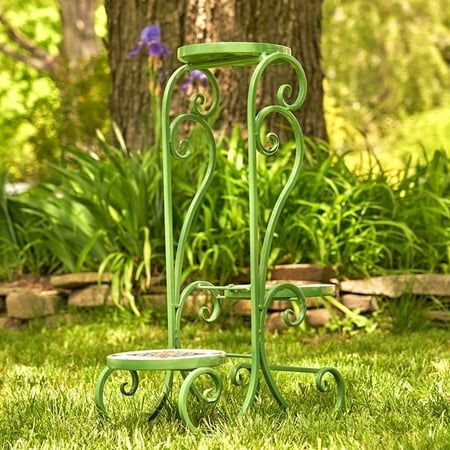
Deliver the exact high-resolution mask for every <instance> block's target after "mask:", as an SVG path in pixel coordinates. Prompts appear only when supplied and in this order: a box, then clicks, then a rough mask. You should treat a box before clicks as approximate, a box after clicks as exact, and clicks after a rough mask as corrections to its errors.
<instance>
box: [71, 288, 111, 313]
mask: <svg viewBox="0 0 450 450" xmlns="http://www.w3.org/2000/svg"><path fill="white" fill-rule="evenodd" d="M68 304H69V306H74V307H78V308H90V307H95V306H103V305H107V304H112V299H111V296H110V287H109V286H108V285H107V284H101V285H100V286H99V285H93V286H88V287H85V288H82V289H77V290H75V291H73V292H72V293H71V294H70V295H69V302H68Z"/></svg>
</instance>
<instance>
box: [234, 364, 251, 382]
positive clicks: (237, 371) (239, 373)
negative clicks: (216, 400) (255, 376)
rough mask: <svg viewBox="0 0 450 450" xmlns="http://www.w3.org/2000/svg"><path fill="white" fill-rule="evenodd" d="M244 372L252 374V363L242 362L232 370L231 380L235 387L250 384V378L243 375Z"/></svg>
mask: <svg viewBox="0 0 450 450" xmlns="http://www.w3.org/2000/svg"><path fill="white" fill-rule="evenodd" d="M244 370H245V371H246V372H248V374H250V373H251V370H252V365H251V364H250V363H246V362H240V363H237V364H235V365H234V366H233V367H232V368H231V372H230V380H231V382H232V383H233V384H234V385H235V386H244V385H245V384H248V381H249V380H248V376H244V375H243V372H244Z"/></svg>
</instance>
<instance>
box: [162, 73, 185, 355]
mask: <svg viewBox="0 0 450 450" xmlns="http://www.w3.org/2000/svg"><path fill="white" fill-rule="evenodd" d="M186 71H187V66H181V67H179V68H178V69H177V70H176V71H175V72H174V73H173V74H172V76H171V77H170V79H169V81H168V82H167V86H166V88H165V90H164V95H163V99H162V114H161V126H162V132H161V136H162V153H163V189H164V236H165V253H166V285H167V328H168V345H169V347H173V346H174V345H175V334H176V320H175V305H176V304H177V301H178V296H179V295H180V293H179V292H177V290H176V286H175V266H174V241H173V211H172V208H173V205H172V168H171V145H172V143H171V137H170V100H171V98H172V93H173V90H174V88H175V86H176V83H177V81H178V79H179V78H180V77H181V76H182V75H183V74H184V73H185V72H186Z"/></svg>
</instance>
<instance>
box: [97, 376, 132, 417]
mask: <svg viewBox="0 0 450 450" xmlns="http://www.w3.org/2000/svg"><path fill="white" fill-rule="evenodd" d="M115 370H116V369H110V368H109V367H106V368H105V369H103V372H102V373H101V374H100V377H99V379H98V381H97V385H96V388H95V406H96V408H97V411H98V412H99V414H100V416H101V417H103V418H104V419H107V418H108V415H107V413H106V408H105V403H104V398H103V397H104V390H105V384H106V382H107V380H108V378H109V377H110V376H111V374H112V373H113V372H114V371H115ZM128 372H129V373H130V375H131V386H130V389H129V390H127V389H126V386H127V385H128V382H124V383H122V384H121V385H120V392H121V394H122V395H126V396H132V395H134V394H135V393H136V391H137V389H138V387H139V376H138V374H137V372H136V371H135V370H128Z"/></svg>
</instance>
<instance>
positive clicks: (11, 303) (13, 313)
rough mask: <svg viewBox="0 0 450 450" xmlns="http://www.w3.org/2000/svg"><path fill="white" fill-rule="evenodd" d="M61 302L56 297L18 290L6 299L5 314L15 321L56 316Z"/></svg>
mask: <svg viewBox="0 0 450 450" xmlns="http://www.w3.org/2000/svg"><path fill="white" fill-rule="evenodd" d="M62 305H63V302H62V300H61V297H59V296H58V295H42V296H41V295H37V294H35V293H34V292H33V291H30V290H27V289H20V290H17V291H15V292H11V294H9V295H8V297H6V313H7V315H8V317H14V318H16V319H33V318H35V317H43V316H49V315H52V314H56V313H57V312H58V311H59V310H60V309H61V308H62Z"/></svg>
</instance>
